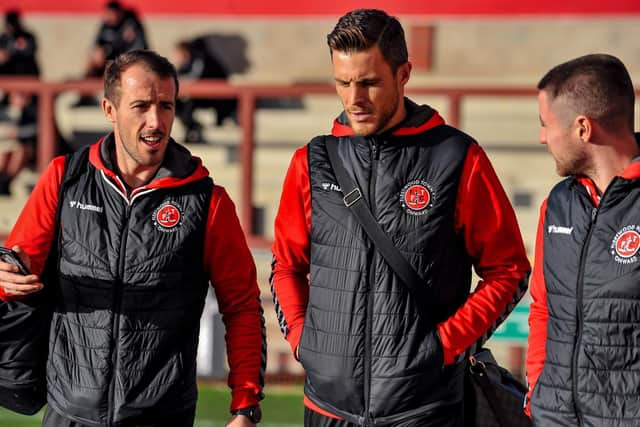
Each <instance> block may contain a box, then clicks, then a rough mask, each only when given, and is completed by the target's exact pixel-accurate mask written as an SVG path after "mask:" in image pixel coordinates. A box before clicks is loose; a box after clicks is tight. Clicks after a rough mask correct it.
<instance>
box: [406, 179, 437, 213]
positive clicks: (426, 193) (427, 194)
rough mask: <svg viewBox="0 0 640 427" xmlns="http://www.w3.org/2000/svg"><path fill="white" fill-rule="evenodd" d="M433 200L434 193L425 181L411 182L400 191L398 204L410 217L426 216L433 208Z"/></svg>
mask: <svg viewBox="0 0 640 427" xmlns="http://www.w3.org/2000/svg"><path fill="white" fill-rule="evenodd" d="M433 200H434V192H433V190H432V189H431V186H430V185H429V184H428V183H427V182H426V181H422V180H415V181H411V182H409V183H407V184H406V185H405V186H404V187H402V190H401V191H400V204H401V205H402V208H403V209H404V211H405V212H406V213H408V214H410V215H424V214H426V213H427V212H428V211H429V208H430V207H431V206H433Z"/></svg>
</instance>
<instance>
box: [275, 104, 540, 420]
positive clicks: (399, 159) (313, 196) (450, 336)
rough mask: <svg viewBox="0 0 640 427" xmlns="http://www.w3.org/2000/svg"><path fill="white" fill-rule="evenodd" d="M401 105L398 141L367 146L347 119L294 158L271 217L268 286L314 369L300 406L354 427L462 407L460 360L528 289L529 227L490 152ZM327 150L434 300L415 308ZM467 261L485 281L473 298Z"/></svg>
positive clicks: (394, 135)
mask: <svg viewBox="0 0 640 427" xmlns="http://www.w3.org/2000/svg"><path fill="white" fill-rule="evenodd" d="M406 106H407V111H408V116H407V118H406V119H405V120H404V121H403V122H402V123H401V124H400V125H399V126H397V127H396V128H394V129H392V130H391V131H389V132H385V133H384V134H380V135H375V136H372V137H366V138H365V137H358V136H355V135H353V131H351V129H350V128H349V127H348V126H347V125H346V124H345V121H344V120H343V118H344V117H342V120H341V119H338V121H336V123H335V125H334V128H333V137H319V138H315V139H314V140H312V141H311V142H310V143H309V144H308V145H307V146H305V147H303V148H301V149H299V150H298V151H297V152H296V153H295V154H294V157H293V160H292V162H291V165H290V167H289V170H288V172H287V176H286V178H285V183H284V187H283V192H282V197H281V201H280V207H279V210H278V214H277V217H276V224H275V226H276V228H275V242H274V245H273V253H274V262H273V268H272V280H271V286H272V291H273V296H274V301H275V305H276V311H277V314H278V318H279V321H280V325H281V329H282V330H283V332H284V334H285V337H286V338H287V340H288V341H289V343H290V344H291V347H292V349H294V351H296V350H297V351H298V352H299V356H300V359H301V362H302V364H303V366H304V368H305V370H306V372H307V382H306V386H305V395H306V398H305V404H306V405H307V406H308V407H310V408H311V409H314V410H316V411H318V412H320V413H323V414H325V415H328V416H333V417H340V418H345V419H348V420H349V421H351V422H353V423H356V424H362V423H363V422H372V421H375V422H376V424H380V425H384V424H385V423H393V422H396V421H397V420H400V419H405V418H409V417H411V416H415V415H417V414H418V413H419V412H428V411H430V410H434V409H435V408H436V407H437V406H442V405H447V404H450V403H455V402H457V401H459V399H461V395H460V392H459V391H460V390H461V387H460V386H461V384H462V383H461V381H462V376H461V369H459V368H460V364H459V363H455V361H456V360H457V359H459V358H458V356H460V355H462V354H464V353H465V352H466V351H467V350H469V349H471V350H473V348H474V347H476V346H477V345H480V344H481V343H482V342H484V341H485V340H486V339H487V338H488V337H489V335H490V334H491V332H492V331H493V330H494V329H495V327H496V326H497V324H499V322H501V321H502V320H503V319H504V317H505V316H506V315H507V314H508V313H509V312H510V311H511V310H512V309H513V307H514V306H515V304H516V303H517V301H518V300H519V299H520V297H521V296H522V294H523V293H524V292H525V290H526V276H527V273H528V270H529V263H528V261H527V258H526V255H525V251H524V247H523V244H522V240H521V237H520V232H519V230H518V226H517V223H516V219H515V215H514V213H513V210H512V208H511V206H510V204H509V202H508V199H507V197H506V195H505V193H504V191H503V189H502V187H501V186H500V184H499V182H498V180H497V177H496V175H495V173H494V171H493V169H492V167H491V165H490V163H489V161H488V159H487V157H486V156H485V154H484V153H483V151H482V150H481V149H480V147H479V146H478V145H477V144H476V143H475V142H474V141H473V140H471V138H470V137H468V136H466V135H464V134H463V133H462V132H460V131H457V130H455V129H453V128H450V127H448V126H446V125H444V121H443V120H442V118H441V117H440V116H439V115H438V114H437V113H436V112H435V111H434V110H432V109H431V108H429V107H426V106H417V105H415V104H413V103H412V102H411V101H409V100H406ZM329 143H336V144H339V145H338V147H339V149H338V152H339V155H340V157H341V158H342V161H343V162H344V163H345V165H346V168H347V170H348V171H349V173H351V174H352V179H353V180H354V182H357V183H358V185H359V187H360V188H361V191H362V192H363V195H364V197H365V199H366V200H367V202H368V203H369V205H370V206H371V208H372V211H373V213H374V215H375V216H376V218H377V219H378V221H379V223H380V225H381V227H382V228H383V229H384V230H385V231H386V232H387V233H388V234H389V235H390V236H391V237H392V239H393V240H394V243H395V244H396V245H397V246H398V247H399V249H400V250H401V251H402V252H403V253H404V254H405V255H406V256H407V258H408V260H409V261H410V262H411V263H412V265H413V266H414V267H415V268H416V270H417V271H418V273H420V274H421V275H422V277H424V278H425V281H426V283H425V287H426V288H427V289H428V294H429V299H430V300H429V301H413V300H412V298H411V297H410V296H409V293H408V291H407V289H406V288H405V286H404V285H403V284H402V283H401V282H400V281H399V279H398V278H397V277H395V275H394V274H393V272H392V271H391V270H390V268H389V266H388V265H386V263H385V262H384V261H383V260H382V258H381V257H380V256H379V255H378V254H376V251H375V249H374V248H373V246H372V244H371V242H370V241H369V240H368V238H367V237H366V235H365V233H364V231H363V230H362V228H361V227H360V226H359V224H358V223H357V222H356V221H355V219H354V218H353V217H352V215H351V213H350V212H349V210H348V209H347V208H346V207H345V206H344V204H343V203H342V194H341V192H340V189H339V186H338V185H337V181H336V179H335V176H334V175H333V171H332V170H331V167H330V166H329V163H328V159H327V155H326V148H325V147H324V144H329ZM472 265H473V266H474V267H475V269H476V271H477V273H478V274H479V276H480V277H481V278H482V280H481V282H480V283H479V284H478V286H477V287H476V289H475V291H474V292H473V293H471V294H469V292H470V285H471V278H470V276H471V266H472ZM418 304H420V305H426V306H427V309H428V311H430V313H431V314H432V317H433V319H435V320H437V326H436V327H435V328H434V326H433V324H430V323H429V322H428V321H425V319H423V318H421V316H420V310H419V308H418ZM443 365H448V366H447V367H444V368H443ZM453 416H454V417H455V414H454V415H453Z"/></svg>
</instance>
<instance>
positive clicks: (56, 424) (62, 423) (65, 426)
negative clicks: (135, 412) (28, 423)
mask: <svg viewBox="0 0 640 427" xmlns="http://www.w3.org/2000/svg"><path fill="white" fill-rule="evenodd" d="M195 417H196V408H195V407H194V408H191V409H189V410H187V411H185V412H182V413H180V414H177V415H171V416H169V417H164V420H163V421H162V422H160V423H150V424H149V423H137V422H134V423H131V424H126V425H127V427H193V423H194V422H195ZM42 427H88V426H86V425H84V424H80V423H77V422H75V421H71V420H70V419H68V418H67V417H63V416H62V415H60V414H58V413H57V412H56V411H54V410H53V409H51V407H49V406H47V410H46V411H45V413H44V418H43V419H42Z"/></svg>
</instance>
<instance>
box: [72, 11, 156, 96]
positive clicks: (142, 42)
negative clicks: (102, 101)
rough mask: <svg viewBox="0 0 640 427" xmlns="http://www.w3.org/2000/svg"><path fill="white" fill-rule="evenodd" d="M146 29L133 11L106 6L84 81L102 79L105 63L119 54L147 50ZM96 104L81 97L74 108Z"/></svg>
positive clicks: (88, 60)
mask: <svg viewBox="0 0 640 427" xmlns="http://www.w3.org/2000/svg"><path fill="white" fill-rule="evenodd" d="M148 47H149V46H148V44H147V39H146V36H145V30H144V27H143V25H142V22H141V21H140V19H139V18H138V16H137V14H136V13H135V11H133V10H132V9H127V8H125V7H124V6H123V5H122V4H121V3H120V2H118V1H110V2H108V3H106V4H105V9H104V12H103V16H102V22H101V24H100V28H99V30H98V33H97V35H96V38H95V41H94V43H93V46H92V48H91V51H90V53H89V57H88V59H87V65H86V71H85V75H84V77H85V78H102V74H103V73H104V69H105V64H106V63H107V61H111V60H113V59H114V58H115V57H116V56H118V55H120V54H121V53H124V52H128V51H130V50H135V49H148ZM84 105H98V101H97V99H96V98H95V97H92V96H86V95H85V96H81V97H80V99H79V100H78V102H77V103H76V104H75V106H84Z"/></svg>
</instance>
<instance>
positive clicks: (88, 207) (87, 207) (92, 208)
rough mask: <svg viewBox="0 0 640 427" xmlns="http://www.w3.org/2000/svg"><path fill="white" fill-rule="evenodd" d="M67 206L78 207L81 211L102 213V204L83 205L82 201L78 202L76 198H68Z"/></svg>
mask: <svg viewBox="0 0 640 427" xmlns="http://www.w3.org/2000/svg"><path fill="white" fill-rule="evenodd" d="M69 207H70V208H71V209H80V210H83V211H93V212H98V213H102V211H103V210H104V208H103V207H102V206H95V205H89V204H86V205H85V204H84V203H82V202H78V201H77V200H70V201H69Z"/></svg>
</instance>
